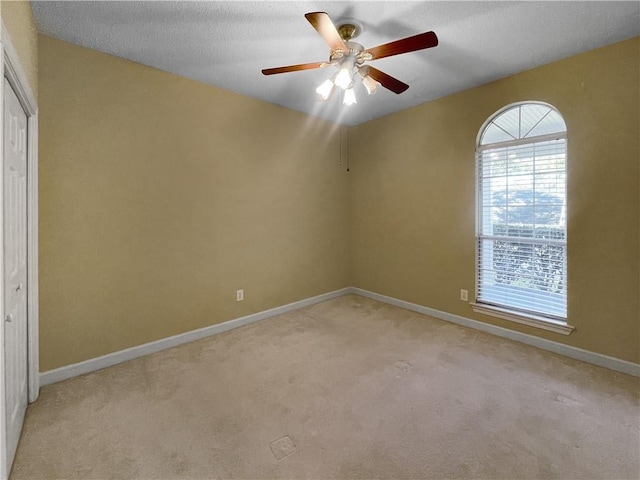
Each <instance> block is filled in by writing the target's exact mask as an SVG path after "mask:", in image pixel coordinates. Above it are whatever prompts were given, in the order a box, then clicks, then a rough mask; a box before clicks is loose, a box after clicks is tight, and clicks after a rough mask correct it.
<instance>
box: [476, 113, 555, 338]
mask: <svg viewBox="0 0 640 480" xmlns="http://www.w3.org/2000/svg"><path fill="white" fill-rule="evenodd" d="M566 152H567V129H566V126H565V123H564V120H563V119H562V116H561V115H560V113H558V111H557V110H556V109H555V108H553V107H552V106H550V105H547V104H544V103H522V104H516V105H510V106H508V107H505V108H504V109H502V110H500V111H498V112H497V113H496V114H494V115H493V116H492V117H491V118H489V119H488V120H487V122H486V123H485V125H484V126H483V128H482V129H481V130H480V133H479V135H478V143H477V151H476V154H477V182H478V183H477V186H478V200H477V237H476V240H477V285H476V304H477V305H478V306H487V307H489V308H495V309H496V310H498V311H500V310H502V311H504V312H506V313H513V314H515V315H516V316H522V317H525V318H526V317H530V318H533V319H536V320H539V321H540V320H541V321H543V322H549V323H556V324H566V318H567V234H566V232H567V230H566ZM516 321H517V320H516ZM525 323H527V322H525ZM543 328H544V326H543Z"/></svg>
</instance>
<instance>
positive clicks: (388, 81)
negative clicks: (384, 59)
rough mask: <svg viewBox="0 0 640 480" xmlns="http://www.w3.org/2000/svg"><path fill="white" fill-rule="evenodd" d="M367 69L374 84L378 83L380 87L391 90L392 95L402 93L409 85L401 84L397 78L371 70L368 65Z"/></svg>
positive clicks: (374, 69)
mask: <svg viewBox="0 0 640 480" xmlns="http://www.w3.org/2000/svg"><path fill="white" fill-rule="evenodd" d="M368 68H369V76H370V77H371V78H373V79H374V80H375V81H376V82H380V85H382V86H383V87H384V88H386V89H388V90H391V91H392V92H393V93H402V92H404V91H405V90H406V89H407V88H409V85H407V84H406V83H403V82H401V81H400V80H398V79H397V78H393V77H392V76H391V75H387V74H386V73H384V72H381V71H380V70H378V69H377V68H373V67H372V66H370V65H368Z"/></svg>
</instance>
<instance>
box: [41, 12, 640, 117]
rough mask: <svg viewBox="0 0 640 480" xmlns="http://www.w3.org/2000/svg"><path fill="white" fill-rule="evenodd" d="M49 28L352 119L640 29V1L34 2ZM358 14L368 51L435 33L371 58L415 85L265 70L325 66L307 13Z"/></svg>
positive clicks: (324, 113) (322, 49) (272, 99)
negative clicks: (395, 88)
mask: <svg viewBox="0 0 640 480" xmlns="http://www.w3.org/2000/svg"><path fill="white" fill-rule="evenodd" d="M32 7H33V12H34V15H35V18H36V23H37V25H38V30H39V31H40V32H41V33H44V34H46V35H50V36H52V37H56V38H59V39H62V40H66V41H68V42H71V43H75V44H77V45H82V46H85V47H88V48H92V49H95V50H99V51H102V52H105V53H109V54H112V55H116V56H118V57H122V58H126V59H129V60H133V61H135V62H139V63H142V64H145V65H150V66H152V67H156V68H159V69H161V70H166V71H168V72H173V73H176V74H178V75H182V76H184V77H187V78H192V79H195V80H200V81H202V82H205V83H209V84H211V85H216V86H218V87H222V88H225V89H228V90H232V91H235V92H238V93H241V94H244V95H248V96H250V97H255V98H259V99H262V100H265V101H267V102H271V103H276V104H279V105H283V106H285V107H288V108H291V109H294V110H299V111H301V112H305V113H309V114H311V115H316V116H320V117H324V118H328V119H330V120H333V121H335V122H339V123H342V124H345V125H356V124H358V123H362V122H365V121H368V120H371V119H374V118H377V117H380V116H383V115H387V114H390V113H393V112H397V111H400V110H404V109H406V108H409V107H413V106H415V105H419V104H421V103H424V102H427V101H430V100H433V99H435V98H439V97H443V96H445V95H449V94H452V93H454V92H458V91H461V90H465V89H468V88H471V87H474V86H477V85H481V84H483V83H487V82H489V81H492V80H495V79H498V78H502V77H505V76H508V75H512V74H514V73H517V72H521V71H523V70H527V69H530V68H533V67H536V66H539V65H543V64H546V63H550V62H553V61H555V60H559V59H561V58H565V57H568V56H571V55H575V54H578V53H581V52H585V51H588V50H592V49H594V48H597V47H601V46H604V45H608V44H611V43H614V42H617V41H620V40H624V39H626V38H630V37H633V36H636V35H639V34H640V2H637V1H634V2H611V1H607V2H585V1H579V2H565V1H563V2H550V1H540V2H511V1H508V2H446V1H442V2H441V1H436V2H395V1H383V2H380V1H379V2H370V1H362V2H359V1H357V2H339V1H333V2H326V1H325V2H307V1H297V2H282V1H260V2H245V1H234V2H218V1H209V2H184V1H162V2H150V1H145V2H107V1H99V2H85V1H83V2H50V1H46V2H38V1H34V2H32ZM314 11H325V12H327V13H328V14H329V15H330V17H331V18H332V19H333V20H334V22H337V21H339V20H340V19H344V18H355V19H356V20H358V21H359V22H360V23H361V24H362V26H363V32H362V34H361V35H360V36H359V37H358V38H357V39H356V41H357V42H359V43H361V44H363V45H364V46H365V48H368V47H372V46H376V45H379V44H382V43H386V42H389V41H392V40H396V39H399V38H403V37H406V36H411V35H415V34H417V33H422V32H425V31H429V30H433V31H435V32H436V33H437V35H438V37H439V40H440V44H439V46H437V47H435V48H432V49H427V50H422V51H419V52H413V53H408V54H404V55H399V56H396V57H391V58H385V59H381V60H378V61H375V62H371V64H372V65H373V66H375V67H376V68H378V69H380V70H383V71H384V72H386V73H388V74H390V75H393V76H394V77H396V78H398V79H399V80H402V81H403V82H405V83H408V84H409V85H410V88H409V90H407V91H406V92H404V93H402V94H400V95H396V94H394V93H391V92H389V91H387V90H385V89H378V92H377V93H376V94H375V95H372V96H369V95H367V94H366V91H365V90H364V87H362V85H361V84H358V85H357V86H356V94H357V97H358V103H357V104H355V105H351V106H348V107H347V106H343V105H342V104H341V102H340V98H339V96H336V95H334V96H333V97H332V98H330V99H329V100H328V101H326V102H318V101H317V100H316V95H315V91H314V90H315V88H316V87H317V86H318V85H319V84H320V83H322V82H323V81H324V80H325V79H326V78H328V77H329V76H330V72H329V71H328V70H326V69H320V70H308V71H302V72H293V73H285V74H280V75H272V76H268V77H266V76H263V75H262V74H261V72H260V71H261V69H263V68H268V67H278V66H283V65H290V64H297V63H307V62H317V61H325V60H326V59H327V56H328V47H327V46H326V44H325V43H324V42H323V40H322V39H321V37H320V36H319V35H318V34H317V33H316V31H315V30H314V29H313V27H311V25H310V24H309V23H308V22H307V20H306V19H305V18H304V14H305V13H306V12H314Z"/></svg>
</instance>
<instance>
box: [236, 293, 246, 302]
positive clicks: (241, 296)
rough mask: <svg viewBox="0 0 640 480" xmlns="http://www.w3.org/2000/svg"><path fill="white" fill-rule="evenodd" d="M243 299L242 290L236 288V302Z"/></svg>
mask: <svg viewBox="0 0 640 480" xmlns="http://www.w3.org/2000/svg"><path fill="white" fill-rule="evenodd" d="M243 300H244V290H236V302H241V301H243Z"/></svg>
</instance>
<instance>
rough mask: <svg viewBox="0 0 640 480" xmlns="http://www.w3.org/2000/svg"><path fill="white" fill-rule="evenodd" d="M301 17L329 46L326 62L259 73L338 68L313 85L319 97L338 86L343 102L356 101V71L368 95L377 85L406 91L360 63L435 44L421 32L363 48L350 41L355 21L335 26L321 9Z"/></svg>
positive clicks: (356, 28) (432, 35)
mask: <svg viewBox="0 0 640 480" xmlns="http://www.w3.org/2000/svg"><path fill="white" fill-rule="evenodd" d="M305 17H306V19H307V20H308V21H309V23H310V24H311V25H312V26H313V28H315V29H316V31H317V32H318V33H319V34H320V36H321V37H322V38H323V39H324V41H325V42H326V43H327V45H329V49H330V50H329V61H328V62H315V63H304V64H300V65H290V66H287V67H277V68H267V69H264V70H262V73H263V74H264V75H274V74H277V73H287V72H296V71H301V70H312V69H316V68H324V67H328V66H335V67H337V68H338V69H339V71H338V73H336V74H334V75H333V76H332V77H331V78H328V79H327V80H325V81H324V82H323V83H322V84H321V85H320V86H319V87H318V88H316V93H317V94H318V98H319V99H320V100H327V99H328V98H330V97H331V95H332V93H333V91H334V90H335V87H338V88H340V89H342V91H343V95H342V103H343V104H344V105H353V104H354V103H357V100H356V95H355V92H354V90H353V87H354V81H355V79H356V73H358V74H359V75H360V77H361V78H362V83H363V85H364V87H365V88H366V90H367V93H368V94H369V95H373V94H374V93H375V92H376V90H377V88H378V86H380V85H382V86H383V87H384V88H386V89H387V90H390V91H392V92H393V93H396V94H400V93H402V92H404V91H405V90H407V88H409V85H407V84H406V83H403V82H401V81H400V80H398V79H397V78H394V77H392V76H391V75H388V74H386V73H384V72H382V71H380V70H378V69H376V68H373V67H371V66H369V65H364V63H365V62H367V61H371V60H378V59H380V58H385V57H390V56H392V55H400V54H402V53H408V52H414V51H416V50H423V49H425V48H430V47H435V46H436V45H438V37H437V36H436V34H435V33H434V32H425V33H421V34H418V35H414V36H412V37H407V38H403V39H401V40H396V41H394V42H390V43H385V44H383V45H379V46H377V47H373V48H369V49H365V48H364V47H363V46H362V45H360V44H359V43H356V42H352V41H351V39H352V38H355V37H357V36H358V35H359V34H360V32H362V26H361V25H360V24H359V23H357V22H356V21H354V20H345V21H344V22H343V23H341V24H339V25H338V26H337V27H336V26H335V25H334V23H333V22H332V21H331V19H330V18H329V15H327V14H326V13H325V12H312V13H307V14H305Z"/></svg>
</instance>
